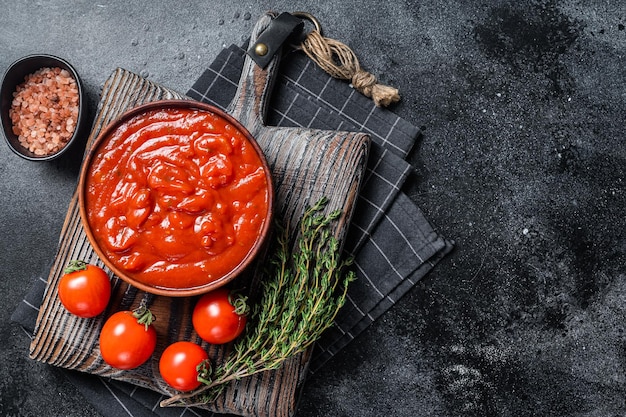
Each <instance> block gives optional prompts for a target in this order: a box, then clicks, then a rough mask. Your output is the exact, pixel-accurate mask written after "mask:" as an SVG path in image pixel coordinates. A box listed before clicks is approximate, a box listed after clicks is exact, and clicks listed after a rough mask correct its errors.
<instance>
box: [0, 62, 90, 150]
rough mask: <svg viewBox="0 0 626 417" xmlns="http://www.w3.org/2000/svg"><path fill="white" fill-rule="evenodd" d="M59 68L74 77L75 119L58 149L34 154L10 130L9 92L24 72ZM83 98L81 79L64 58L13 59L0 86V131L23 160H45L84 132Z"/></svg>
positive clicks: (68, 146) (85, 105) (85, 123)
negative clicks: (0, 130) (71, 130)
mask: <svg viewBox="0 0 626 417" xmlns="http://www.w3.org/2000/svg"><path fill="white" fill-rule="evenodd" d="M45 67H49V68H56V67H58V68H61V69H65V70H67V71H68V72H69V73H70V74H71V75H72V77H73V78H74V79H75V80H76V85H77V87H78V95H79V98H78V120H76V125H75V128H74V133H73V135H72V137H71V138H70V140H69V141H68V142H67V143H66V144H65V146H63V147H62V148H61V149H59V150H58V151H56V152H55V153H52V154H47V155H36V154H35V153H33V152H31V151H29V150H28V149H26V148H25V147H24V146H22V145H21V144H20V142H19V140H18V137H17V135H15V133H13V123H12V122H11V119H10V117H9V110H10V109H11V103H12V102H13V93H14V92H15V91H16V89H17V86H18V85H20V84H21V83H23V82H24V79H25V77H26V76H27V75H29V74H32V73H34V72H35V71H37V70H39V69H41V68H45ZM87 112H88V109H87V99H86V93H85V90H84V88H83V85H82V81H81V79H80V77H79V76H78V73H77V72H76V70H75V69H74V68H73V67H72V66H71V65H70V64H69V63H68V62H67V61H65V60H64V59H62V58H58V57H56V56H53V55H45V54H44V55H29V56H26V57H23V58H21V59H19V60H17V61H15V62H14V63H13V64H11V66H10V67H9V68H8V69H7V70H6V72H5V73H4V77H3V78H2V86H1V87H0V120H1V121H2V131H3V133H4V138H5V139H6V142H7V144H8V145H9V147H10V148H11V150H12V151H13V152H15V153H16V154H18V155H19V156H21V157H22V158H24V159H28V160H30V161H49V160H51V159H55V158H58V157H59V156H61V155H62V154H64V153H65V152H66V151H67V150H68V149H69V148H70V147H71V146H72V145H73V144H74V143H75V142H77V141H78V140H79V138H80V137H82V136H83V135H84V133H85V128H86V127H88V125H89V120H88V119H89V118H88V117H87Z"/></svg>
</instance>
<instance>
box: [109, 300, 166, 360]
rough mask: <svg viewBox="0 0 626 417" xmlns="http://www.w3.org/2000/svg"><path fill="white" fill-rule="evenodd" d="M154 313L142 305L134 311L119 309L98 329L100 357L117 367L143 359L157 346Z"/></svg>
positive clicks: (146, 358) (150, 354)
mask: <svg viewBox="0 0 626 417" xmlns="http://www.w3.org/2000/svg"><path fill="white" fill-rule="evenodd" d="M153 321H154V316H153V315H152V313H151V312H150V310H149V309H148V308H147V307H145V306H143V305H142V306H140V307H139V308H137V309H136V310H134V311H128V310H123V311H118V312H117V313H114V314H113V315H112V316H111V317H109V318H108V319H107V321H106V322H105V323H104V326H102V330H101V331H100V354H101V355H102V359H104V361H105V362H106V363H107V364H109V365H110V366H112V367H114V368H117V369H124V370H127V369H134V368H137V367H138V366H140V365H142V364H143V363H144V362H146V361H147V360H148V359H149V358H150V356H152V353H153V352H154V348H155V347H156V342H157V334H156V330H155V329H154V326H152V322H153Z"/></svg>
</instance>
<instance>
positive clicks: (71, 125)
mask: <svg viewBox="0 0 626 417" xmlns="http://www.w3.org/2000/svg"><path fill="white" fill-rule="evenodd" d="M78 101H79V96H78V86H77V84H76V80H75V79H74V78H73V77H72V75H71V74H70V73H69V71H67V70H65V69H61V68H48V67H45V68H41V69H39V70H37V71H35V72H34V73H32V74H30V75H27V76H26V77H25V79H24V82H23V83H22V84H20V85H18V86H17V89H16V91H15V92H14V93H13V101H12V102H11V109H10V110H9V117H10V119H11V122H12V123H13V133H14V134H15V135H17V136H18V140H19V142H20V144H21V145H22V146H24V147H25V148H26V149H28V150H29V151H31V152H33V153H34V154H35V155H39V156H44V155H50V154H53V153H56V152H58V151H59V150H60V149H61V148H63V147H64V146H65V145H66V144H67V142H68V141H69V140H70V138H71V137H72V135H73V134H74V130H75V128H76V126H75V121H76V120H77V119H78Z"/></svg>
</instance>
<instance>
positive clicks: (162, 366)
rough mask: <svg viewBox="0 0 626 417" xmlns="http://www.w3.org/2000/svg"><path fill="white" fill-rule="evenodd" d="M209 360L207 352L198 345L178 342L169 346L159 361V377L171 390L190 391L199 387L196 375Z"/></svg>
mask: <svg viewBox="0 0 626 417" xmlns="http://www.w3.org/2000/svg"><path fill="white" fill-rule="evenodd" d="M208 359H209V355H208V354H207V352H206V351H205V350H204V349H202V347H200V346H199V345H197V344H195V343H192V342H187V341H180V342H175V343H172V344H171V345H169V346H168V347H167V348H166V349H165V350H164V351H163V354H162V355H161V359H160V360H159V371H160V372H161V376H162V377H163V379H164V380H165V382H167V383H168V384H169V385H170V386H171V387H172V388H174V389H177V390H179V391H191V390H193V389H196V388H198V387H199V386H200V384H201V383H202V382H200V381H199V380H198V375H200V374H201V373H202V370H203V369H204V367H205V366H206V362H205V361H208Z"/></svg>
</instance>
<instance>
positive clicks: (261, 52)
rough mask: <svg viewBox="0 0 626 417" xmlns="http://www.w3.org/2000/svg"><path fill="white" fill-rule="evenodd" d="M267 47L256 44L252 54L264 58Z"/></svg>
mask: <svg viewBox="0 0 626 417" xmlns="http://www.w3.org/2000/svg"><path fill="white" fill-rule="evenodd" d="M267 51H268V50H267V45H266V44H264V43H257V44H256V46H255V47H254V53H255V54H257V55H258V56H265V55H267Z"/></svg>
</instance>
